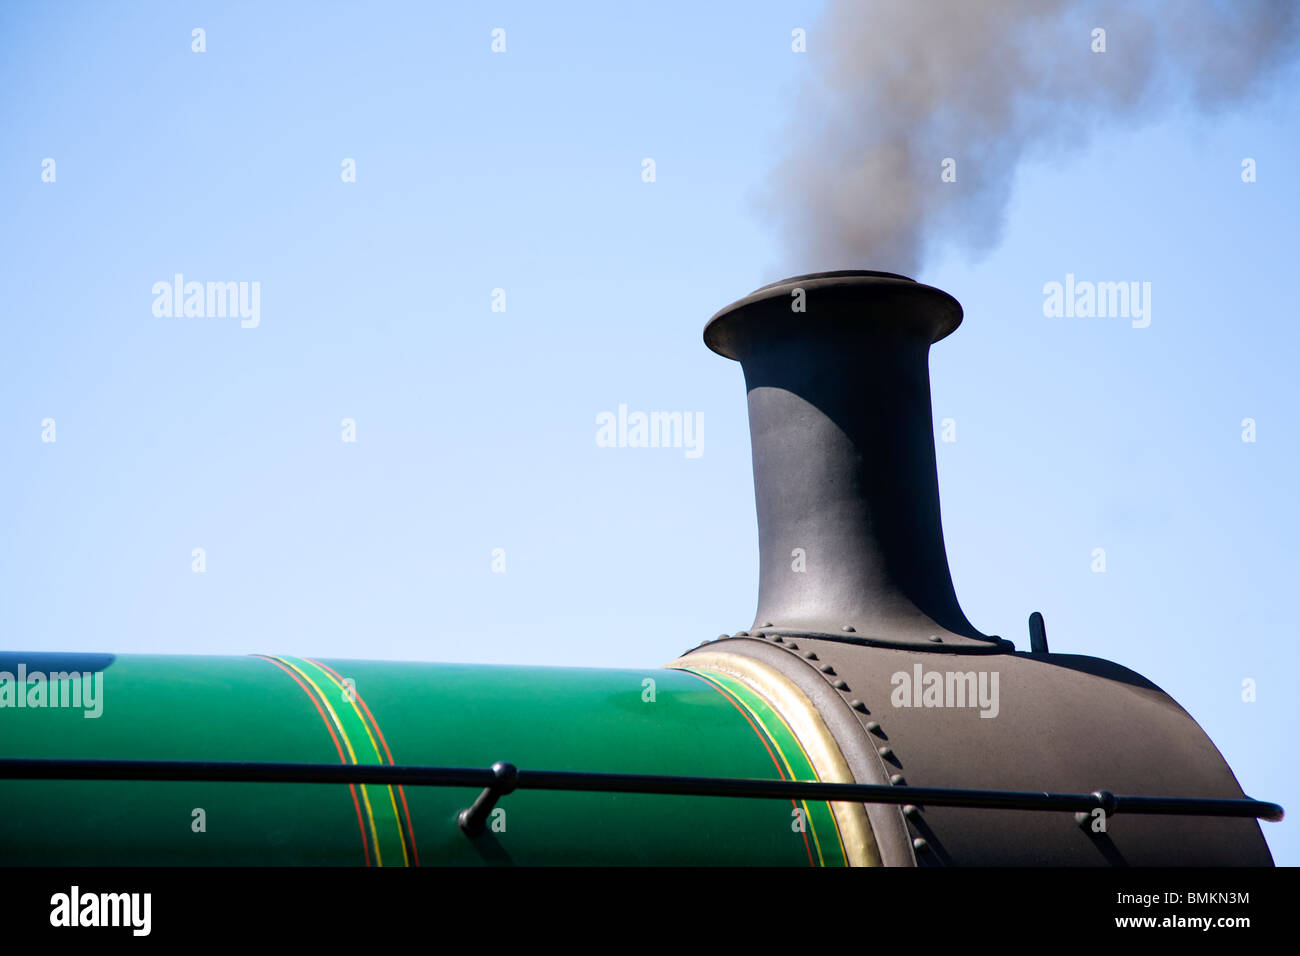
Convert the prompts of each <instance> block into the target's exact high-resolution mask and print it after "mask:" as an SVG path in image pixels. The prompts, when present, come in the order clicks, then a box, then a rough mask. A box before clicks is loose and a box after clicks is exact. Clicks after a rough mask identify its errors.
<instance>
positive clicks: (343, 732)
mask: <svg viewBox="0 0 1300 956" xmlns="http://www.w3.org/2000/svg"><path fill="white" fill-rule="evenodd" d="M276 660H277V661H280V662H281V663H282V664H284V665H285V666H286V667H292V668H293V669H294V670H295V671H296V672H297V673H298V675H299V676H300V677H302V679H303V680H305V681H306V682H307V683H309V684H311V686H312V689H313V690H315V691H316V693H317V695H318V696H319V697H320V701H321V703H322V704H324V705H325V709H326V710H327V711H329V715H330V719H331V720H333V721H334V726H335V727H337V728H338V731H339V734H341V735H342V737H343V743H344V744H345V745H346V746H347V748H348V756H349V757H351V758H352V762H353V763H354V764H355V763H358V760H357V753H356V751H355V750H353V749H352V741H351V740H349V739H348V732H347V731H346V730H344V729H343V722H342V721H341V720H339V715H338V714H336V713H334V707H333V706H332V705H331V704H330V702H329V699H328V698H326V696H325V694H324V692H323V691H322V690H321V689H320V687H319V686H318V685H317V683H316V682H315V681H314V680H312V679H311V678H310V677H309V676H307V674H306V673H304V672H303V669H302V668H301V667H299V666H298V665H297V664H295V663H293V662H292V661H289V660H285V659H284V658H283V657H277V658H276ZM361 799H362V800H363V801H365V804H366V816H367V817H369V818H370V835H371V837H373V838H374V841H375V862H376V863H378V864H379V865H380V866H383V865H384V859H383V856H382V855H381V854H380V852H379V831H378V830H376V829H375V811H374V809H373V808H372V807H371V806H370V794H368V793H367V792H366V785H365V784H364V783H363V784H361Z"/></svg>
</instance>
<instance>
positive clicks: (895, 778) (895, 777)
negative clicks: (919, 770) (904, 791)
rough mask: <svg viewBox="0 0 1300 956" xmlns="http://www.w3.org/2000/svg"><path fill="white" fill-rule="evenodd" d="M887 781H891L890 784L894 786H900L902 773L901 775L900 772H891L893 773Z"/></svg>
mask: <svg viewBox="0 0 1300 956" xmlns="http://www.w3.org/2000/svg"><path fill="white" fill-rule="evenodd" d="M889 782H890V783H892V784H893V785H894V786H896V787H898V786H901V785H902V783H903V775H902V774H901V773H896V774H893V775H892V776H891V777H890V778H889Z"/></svg>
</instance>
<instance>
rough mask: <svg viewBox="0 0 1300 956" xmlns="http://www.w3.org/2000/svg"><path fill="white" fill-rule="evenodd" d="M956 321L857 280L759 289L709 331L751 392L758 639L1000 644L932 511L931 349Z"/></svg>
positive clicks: (896, 291) (873, 275)
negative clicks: (971, 598)
mask: <svg viewBox="0 0 1300 956" xmlns="http://www.w3.org/2000/svg"><path fill="white" fill-rule="evenodd" d="M961 317H962V311H961V305H960V304H959V303H958V302H957V300H956V299H954V298H953V297H952V296H950V295H948V294H947V293H946V292H941V291H940V290H938V289H934V288H931V287H930V286H926V285H921V284H920V283H918V282H915V281H913V280H912V279H909V278H907V277H906V276H900V275H893V274H891V273H886V272H857V271H851V272H821V273H816V274H813V275H806V276H797V277H795V278H793V279H786V280H784V281H781V282H776V283H773V284H771V285H767V286H764V287H763V288H761V289H759V290H758V291H756V292H754V293H752V294H750V295H748V296H746V297H745V298H743V299H741V300H740V301H739V302H735V303H733V304H732V305H730V306H728V307H727V308H725V309H723V310H722V311H721V312H719V313H718V314H717V315H715V316H714V317H713V318H712V319H710V320H709V323H708V325H707V326H706V327H705V329H704V341H705V343H706V344H707V345H708V346H709V348H711V349H713V351H715V352H717V353H718V354H720V355H725V356H726V357H727V358H731V359H736V360H737V361H739V362H740V363H741V366H742V367H743V369H744V372H745V386H746V389H747V390H748V393H749V429H750V436H751V440H752V444H753V452H754V495H755V499H756V504H757V507H758V542H759V565H760V574H759V579H760V580H759V593H758V612H757V615H756V616H755V619H754V626H755V627H756V628H763V629H767V630H771V631H776V632H780V631H787V632H790V633H800V634H805V635H821V636H825V637H834V638H837V639H839V640H849V641H854V642H860V643H870V644H883V645H888V646H909V647H926V648H929V649H931V650H935V651H967V652H969V651H992V650H1003V649H1006V646H1007V642H1003V641H1001V640H1000V639H998V638H996V637H988V636H986V635H984V634H981V633H980V632H979V631H977V630H976V629H975V628H974V627H973V626H972V625H971V623H970V622H969V621H968V620H966V615H965V614H964V613H963V612H962V609H961V606H960V605H959V604H958V603H957V595H956V593H955V592H954V590H953V585H952V576H951V574H950V573H949V571H948V558H947V554H946V553H945V551H944V545H943V527H942V524H941V521H940V516H939V481H938V474H937V472H936V469H935V456H934V432H933V422H932V419H931V411H930V372H929V364H928V360H929V350H930V344H931V343H932V342H937V341H938V340H939V339H941V338H943V337H944V336H946V335H948V334H949V333H950V332H952V331H953V330H954V329H956V328H957V326H958V325H959V324H960V323H961Z"/></svg>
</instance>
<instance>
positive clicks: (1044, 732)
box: [685, 631, 1272, 866]
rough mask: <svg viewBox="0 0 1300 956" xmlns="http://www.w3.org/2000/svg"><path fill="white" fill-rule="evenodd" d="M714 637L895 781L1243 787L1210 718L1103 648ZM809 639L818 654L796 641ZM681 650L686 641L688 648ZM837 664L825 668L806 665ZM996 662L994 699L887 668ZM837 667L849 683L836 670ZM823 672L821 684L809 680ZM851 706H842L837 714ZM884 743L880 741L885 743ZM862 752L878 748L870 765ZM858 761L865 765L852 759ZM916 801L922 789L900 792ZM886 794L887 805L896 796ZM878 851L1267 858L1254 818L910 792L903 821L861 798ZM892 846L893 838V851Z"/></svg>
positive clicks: (1174, 789)
mask: <svg viewBox="0 0 1300 956" xmlns="http://www.w3.org/2000/svg"><path fill="white" fill-rule="evenodd" d="M759 633H764V632H762V631H759V632H755V634H754V636H751V637H749V638H745V639H735V638H732V639H728V640H726V641H716V642H712V643H710V644H709V645H707V646H706V647H705V648H702V649H700V650H709V651H714V652H724V653H729V654H737V655H741V656H744V657H748V658H752V659H754V660H757V661H759V662H761V663H763V664H766V665H767V666H769V667H774V668H776V669H777V670H779V671H780V672H781V673H782V674H784V675H785V676H786V677H788V678H789V679H790V680H791V681H793V682H795V683H796V685H797V686H799V687H800V689H801V690H803V691H804V693H805V694H807V695H808V697H809V699H810V700H812V701H813V703H814V705H815V706H816V707H817V709H818V711H819V713H820V714H821V715H822V717H823V719H824V720H825V721H826V725H827V728H828V729H829V730H830V731H831V733H832V735H833V736H834V737H835V740H836V743H837V744H838V745H839V748H840V750H841V752H842V753H843V755H844V756H845V759H846V761H847V762H848V764H849V767H850V770H851V771H852V772H853V774H854V778H855V779H857V780H859V781H862V782H866V781H871V782H880V781H881V777H882V776H883V775H887V776H886V777H885V779H887V780H889V781H891V782H894V783H895V784H896V785H899V786H906V787H911V786H923V787H939V788H957V787H960V788H970V789H981V788H987V789H989V790H1031V789H1032V790H1035V791H1037V790H1040V789H1041V790H1047V791H1053V792H1067V793H1068V792H1084V791H1091V790H1093V789H1094V788H1095V787H1096V786H1097V784H1098V782H1100V783H1101V784H1102V785H1103V786H1104V787H1105V788H1106V789H1108V790H1112V791H1116V792H1120V793H1125V794H1130V795H1133V796H1151V797H1156V796H1160V795H1161V794H1167V793H1176V794H1197V795H1199V796H1202V797H1208V798H1212V799H1227V800H1234V799H1242V798H1243V797H1244V795H1243V793H1242V791H1241V787H1240V786H1239V785H1238V783H1237V781H1236V778H1235V777H1233V775H1232V771H1231V770H1230V769H1229V767H1228V765H1227V763H1226V762H1225V761H1224V760H1223V757H1222V756H1221V755H1220V754H1219V752H1218V750H1217V749H1215V747H1214V744H1213V743H1212V742H1211V741H1210V739H1209V737H1208V736H1206V734H1205V732H1204V731H1203V730H1202V729H1201V728H1200V726H1199V725H1198V724H1197V723H1196V721H1194V720H1193V719H1192V718H1191V717H1190V716H1189V715H1188V714H1187V712H1186V711H1184V710H1183V709H1182V708H1181V707H1179V706H1178V704H1177V703H1176V702H1175V701H1173V700H1172V699H1171V698H1170V697H1169V696H1168V695H1166V694H1165V693H1164V692H1163V691H1161V690H1160V688H1159V687H1157V686H1155V685H1154V684H1152V683H1151V682H1150V681H1148V680H1146V679H1144V678H1143V677H1141V676H1140V675H1138V674H1136V673H1134V672H1133V671H1130V670H1128V669H1127V668H1124V667H1121V666H1120V665H1118V664H1114V663H1111V662H1110V661H1104V660H1099V659H1097V658H1089V657H1079V656H1076V655H1069V654H1042V655H1039V654H1025V653H1020V654H997V655H991V656H986V655H980V656H968V655H964V656H958V657H939V656H936V655H933V654H930V653H927V652H925V651H921V650H915V649H902V648H883V647H875V648H871V647H855V646H852V645H846V644H842V643H840V642H832V641H825V640H821V639H818V638H811V637H800V638H798V639H797V640H796V641H795V643H796V644H797V646H798V648H797V650H795V651H791V650H788V648H789V646H790V640H789V639H788V638H782V641H781V643H777V641H776V639H775V638H772V637H769V638H767V639H760V638H759V637H758V636H757V635H758V634H759ZM809 651H812V652H814V653H816V654H817V655H818V660H817V661H809V660H808V659H807V657H806V656H805V655H806V653H807V652H809ZM690 659H691V654H689V653H688V654H687V655H685V660H686V662H688V663H689V661H690ZM818 663H829V664H831V665H832V666H833V668H834V670H835V672H836V677H834V678H832V677H830V676H828V675H826V674H824V673H823V672H822V671H820V670H819V669H818V667H817V665H818ZM917 666H920V667H921V668H922V669H923V671H940V672H946V671H948V670H950V669H951V670H955V671H961V672H972V671H987V672H993V671H996V672H997V673H998V674H999V695H998V696H999V710H998V714H997V716H996V717H991V718H984V717H981V716H980V713H979V710H978V708H973V707H948V706H942V707H933V708H931V707H919V708H918V707H914V706H910V707H898V706H895V702H894V700H893V695H894V693H895V691H896V689H897V688H896V685H895V682H894V677H895V675H897V674H899V673H906V674H909V675H910V674H913V673H914V669H915V668H916V667H917ZM834 680H840V681H842V682H843V683H844V688H842V689H841V688H837V687H836V686H835V685H834V684H833V683H832V681H834ZM818 682H820V684H821V689H820V691H818V690H816V684H817V683H818ZM844 716H847V717H848V718H849V720H847V721H846V720H844V719H841V718H843V717H844ZM882 747H886V748H888V751H889V753H888V756H885V755H884V754H882V753H881V748H882ZM873 762H875V763H876V764H877V766H875V767H874V768H873V767H872V764H873ZM864 767H866V768H868V769H866V770H863V769H862V768H864ZM911 802H913V803H916V802H918V801H911ZM891 810H892V808H891ZM867 811H868V816H869V818H870V819H871V823H872V829H873V832H874V833H875V835H876V840H877V844H878V845H879V846H880V848H881V855H882V858H883V859H884V861H885V862H886V864H887V865H896V864H894V863H893V861H891V859H890V855H889V851H888V849H887V848H888V847H891V846H893V847H897V846H898V844H899V842H900V840H902V839H906V840H907V841H909V843H910V844H911V845H912V846H913V847H914V846H915V844H914V842H913V841H914V840H915V839H916V838H923V839H925V841H926V844H925V845H926V852H925V853H923V854H922V853H917V854H916V861H917V862H918V863H928V864H933V863H942V864H945V865H962V866H971V865H975V866H1024V865H1058V866H1060V865H1106V864H1112V865H1131V866H1180V865H1203V866H1204V865H1217V866H1234V865H1236V866H1241V865H1247V866H1268V865H1271V863H1272V857H1271V856H1270V854H1269V851H1268V846H1267V844H1266V843H1265V841H1264V836H1263V833H1262V832H1261V831H1260V827H1259V824H1257V823H1255V822H1254V821H1252V820H1227V819H1221V818H1220V819H1211V818H1201V819H1196V818H1192V817H1177V818H1174V817H1158V816H1155V817H1141V818H1133V819H1127V820H1123V821H1121V822H1120V823H1117V824H1116V825H1115V826H1114V827H1111V828H1110V829H1109V830H1108V832H1106V833H1103V834H1093V833H1091V832H1086V831H1084V830H1081V829H1079V828H1077V827H1059V826H1056V825H1054V823H1053V822H1052V821H1051V820H1050V819H1039V818H1037V816H1036V815H1035V816H1025V815H1024V814H1020V813H1014V812H1003V811H1000V810H997V809H982V810H979V811H976V810H973V809H970V808H964V807H955V806H947V805H939V804H931V805H928V806H924V805H923V806H921V807H920V808H919V810H918V812H917V813H916V815H914V816H909V817H906V819H905V820H904V821H902V823H901V826H902V827H903V828H904V829H903V832H901V833H900V831H899V829H898V826H899V825H900V824H898V823H897V821H895V820H891V819H889V818H888V817H886V818H885V819H884V820H883V822H882V817H881V814H880V813H879V812H878V811H877V808H873V807H872V805H868V807H867ZM895 859H898V854H897V853H896V852H895Z"/></svg>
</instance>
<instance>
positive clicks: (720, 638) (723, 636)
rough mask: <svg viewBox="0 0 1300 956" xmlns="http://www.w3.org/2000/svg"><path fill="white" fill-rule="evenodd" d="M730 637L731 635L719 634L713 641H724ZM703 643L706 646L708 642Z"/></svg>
mask: <svg viewBox="0 0 1300 956" xmlns="http://www.w3.org/2000/svg"><path fill="white" fill-rule="evenodd" d="M730 636H731V635H729V634H719V635H718V636H717V637H715V638H714V640H715V641H725V640H726V639H727V638H728V637H730ZM704 643H706V644H707V643H708V641H705V642H704Z"/></svg>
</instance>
